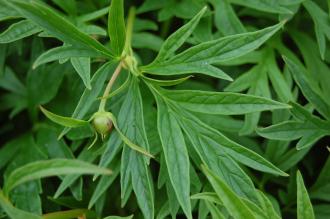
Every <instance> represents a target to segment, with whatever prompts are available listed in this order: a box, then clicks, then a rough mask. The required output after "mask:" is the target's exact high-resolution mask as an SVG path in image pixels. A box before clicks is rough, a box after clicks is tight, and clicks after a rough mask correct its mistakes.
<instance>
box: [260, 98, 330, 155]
mask: <svg viewBox="0 0 330 219" xmlns="http://www.w3.org/2000/svg"><path fill="white" fill-rule="evenodd" d="M291 105H292V106H293V108H292V110H291V112H292V114H293V115H294V116H296V117H297V119H298V120H297V121H284V122H281V123H279V124H275V125H272V126H269V127H266V128H261V129H258V130H257V133H258V134H259V135H261V136H263V137H265V138H269V139H274V140H284V141H288V140H295V139H299V138H301V139H300V140H299V141H298V143H297V145H296V147H297V149H298V150H300V149H303V148H306V147H310V146H312V145H313V143H315V142H316V141H317V140H319V139H320V138H322V137H323V136H326V135H330V123H329V122H327V121H324V120H321V119H319V118H318V117H316V116H314V115H312V114H311V113H310V112H308V111H307V110H306V109H304V108H303V107H302V106H300V105H298V104H296V103H293V102H292V103H291Z"/></svg>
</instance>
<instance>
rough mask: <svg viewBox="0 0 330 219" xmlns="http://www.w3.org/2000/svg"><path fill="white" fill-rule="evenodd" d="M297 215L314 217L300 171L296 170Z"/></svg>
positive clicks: (309, 218) (308, 217) (306, 218)
mask: <svg viewBox="0 0 330 219" xmlns="http://www.w3.org/2000/svg"><path fill="white" fill-rule="evenodd" d="M297 217H298V219H314V218H315V216H314V211H313V206H312V203H311V201H310V200H309V196H308V192H307V189H306V187H305V185H304V179H303V178H302V176H301V173H300V172H299V171H298V172H297Z"/></svg>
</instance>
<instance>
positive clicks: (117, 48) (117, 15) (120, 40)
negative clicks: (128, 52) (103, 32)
mask: <svg viewBox="0 0 330 219" xmlns="http://www.w3.org/2000/svg"><path fill="white" fill-rule="evenodd" d="M108 33H109V37H110V44H111V48H112V49H113V51H114V55H116V56H118V57H120V56H121V54H122V52H123V49H124V45H125V38H126V32H125V20H124V1H123V0H112V1H111V5H110V10H109V19H108Z"/></svg>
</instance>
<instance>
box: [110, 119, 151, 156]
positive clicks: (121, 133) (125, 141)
mask: <svg viewBox="0 0 330 219" xmlns="http://www.w3.org/2000/svg"><path fill="white" fill-rule="evenodd" d="M109 117H110V118H111V121H112V123H113V125H114V126H115V128H116V130H117V132H118V134H119V136H120V138H121V139H122V140H123V142H124V143H125V144H126V145H127V146H128V147H130V148H131V149H133V150H135V151H137V152H140V153H141V154H144V155H146V156H148V157H151V158H154V156H153V155H152V154H150V153H149V152H148V151H146V150H145V149H144V148H143V147H140V146H138V145H136V144H134V143H133V142H132V141H131V140H130V139H129V138H128V137H126V136H125V134H124V133H123V132H122V131H121V130H120V128H119V126H118V123H117V119H116V118H115V117H114V115H112V114H109Z"/></svg>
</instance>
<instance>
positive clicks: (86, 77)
mask: <svg viewBox="0 0 330 219" xmlns="http://www.w3.org/2000/svg"><path fill="white" fill-rule="evenodd" d="M71 63H72V65H73V67H74V69H75V70H76V71H77V73H78V75H79V76H80V78H81V79H82V80H83V82H84V84H85V86H86V88H87V89H92V87H91V78H90V77H91V76H90V75H91V59H90V58H89V57H82V58H81V57H80V58H71Z"/></svg>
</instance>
